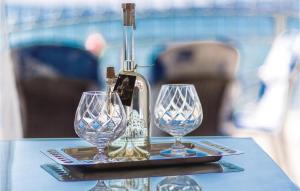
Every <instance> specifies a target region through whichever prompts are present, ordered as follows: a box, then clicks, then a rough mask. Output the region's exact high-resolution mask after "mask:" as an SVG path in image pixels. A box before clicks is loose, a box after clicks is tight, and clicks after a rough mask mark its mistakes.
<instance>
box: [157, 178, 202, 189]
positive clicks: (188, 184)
mask: <svg viewBox="0 0 300 191" xmlns="http://www.w3.org/2000/svg"><path fill="white" fill-rule="evenodd" d="M156 190H157V191H181V190H182V191H183V190H187V191H201V190H202V188H201V187H200V186H199V184H198V183H197V182H196V181H195V180H194V179H192V178H191V177H189V176H168V177H166V178H165V179H163V180H162V181H160V182H159V183H158V184H157V189H156Z"/></svg>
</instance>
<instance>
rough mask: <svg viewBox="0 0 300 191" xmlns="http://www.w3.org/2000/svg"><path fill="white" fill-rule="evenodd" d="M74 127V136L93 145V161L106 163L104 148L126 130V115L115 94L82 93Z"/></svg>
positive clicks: (99, 92) (100, 92)
mask: <svg viewBox="0 0 300 191" xmlns="http://www.w3.org/2000/svg"><path fill="white" fill-rule="evenodd" d="M74 127H75V132H76V134H77V135H78V136H79V137H80V138H82V139H84V140H86V141H87V142H89V143H91V144H93V145H95V146H96V147H97V149H98V151H99V152H98V155H96V156H95V160H99V161H100V162H105V161H107V160H108V159H107V155H106V154H105V153H104V151H105V148H106V147H107V145H108V144H109V143H110V142H111V141H114V140H116V139H117V138H119V137H120V136H121V135H122V134H123V133H124V132H125V129H126V115H125V111H124V108H123V105H122V103H121V100H120V98H119V96H118V94H117V93H112V94H111V95H108V94H107V93H106V92H102V91H91V92H84V93H83V94H82V96H81V99H80V102H79V105H78V107H77V111H76V115H75V120H74Z"/></svg>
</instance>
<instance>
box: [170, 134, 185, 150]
mask: <svg viewBox="0 0 300 191" xmlns="http://www.w3.org/2000/svg"><path fill="white" fill-rule="evenodd" d="M172 148H173V149H183V148H184V145H183V144H182V143H181V137H179V136H176V137H175V143H174V145H173V146H172Z"/></svg>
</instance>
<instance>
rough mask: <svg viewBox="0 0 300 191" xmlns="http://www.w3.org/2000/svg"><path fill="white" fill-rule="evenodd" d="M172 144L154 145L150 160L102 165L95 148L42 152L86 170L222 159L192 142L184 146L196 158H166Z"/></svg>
mask: <svg viewBox="0 0 300 191" xmlns="http://www.w3.org/2000/svg"><path fill="white" fill-rule="evenodd" d="M171 144H172V143H152V144H151V149H150V158H149V159H148V160H140V161H111V162H107V163H101V162H99V161H96V160H93V157H94V156H95V155H96V154H97V149H96V148H95V147H76V148H62V149H48V150H42V151H41V152H42V153H44V154H45V155H46V156H48V157H49V158H51V159H52V160H54V161H55V162H56V163H58V164H61V165H63V166H66V167H79V168H86V169H113V168H130V167H154V166H170V165H178V164H195V163H209V162H216V161H219V160H220V159H221V158H222V152H219V151H217V150H215V149H211V148H209V147H207V146H205V145H203V144H196V143H191V142H184V143H183V144H184V145H185V146H186V147H187V148H190V149H194V150H196V152H197V154H196V155H195V156H187V157H164V156H162V155H160V151H161V150H163V149H167V148H170V146H171Z"/></svg>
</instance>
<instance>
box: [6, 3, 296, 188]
mask: <svg viewBox="0 0 300 191" xmlns="http://www.w3.org/2000/svg"><path fill="white" fill-rule="evenodd" d="M122 2H123V1H112V0H111V1H109V0H85V1H81V0H65V1H59V0H43V1H35V0H7V1H5V2H4V1H3V0H2V1H1V26H0V28H1V39H0V42H1V49H0V50H1V65H2V67H1V70H0V139H8V138H21V137H26V138H33V137H74V136H76V135H75V133H74V130H73V119H74V113H75V110H76V107H77V104H78V102H79V99H80V96H81V93H82V92H83V91H87V90H94V89H104V88H105V72H106V67H107V66H114V67H115V68H116V71H119V70H120V69H121V64H120V57H121V48H122V28H121V26H122V25H121V20H120V18H121V14H120V13H121V3H122ZM132 2H135V1H132ZM135 3H136V10H137V13H136V19H137V30H136V32H135V39H136V47H135V51H136V52H135V56H136V61H137V63H138V68H137V69H138V72H140V73H142V74H143V75H144V76H145V77H146V78H147V79H148V80H149V82H150V84H151V87H152V94H153V95H152V96H151V98H152V103H154V102H155V99H156V96H157V92H158V90H159V88H160V85H161V84H163V83H192V84H194V85H195V87H196V89H197V92H198V94H199V96H200V99H201V103H202V106H203V110H204V121H203V123H202V125H201V128H199V129H198V130H196V131H195V132H192V134H191V135H199V136H205V135H228V136H238V137H253V138H254V139H255V140H256V141H257V143H258V144H260V145H261V146H262V147H263V149H264V150H265V151H266V152H267V153H268V154H269V155H270V156H271V157H272V158H273V159H274V160H275V161H276V162H277V163H278V164H279V165H280V166H281V167H282V168H283V169H284V171H285V172H286V173H287V174H288V175H289V176H290V177H291V178H292V179H293V180H294V181H295V183H297V184H298V185H300V165H299V163H298V161H299V160H300V153H299V151H298V148H299V146H300V130H299V128H298V127H297V126H298V125H300V99H299V97H300V85H299V80H298V76H299V74H298V73H299V69H300V68H299V67H300V66H299V61H300V32H299V31H300V13H299V11H300V2H299V1H298V0H185V1H184V0H168V1H159V0H154V1H150V0H142V1H136V2H135ZM153 105H154V104H153ZM152 135H153V136H161V135H164V134H163V133H162V132H160V131H159V130H157V128H155V127H152Z"/></svg>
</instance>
